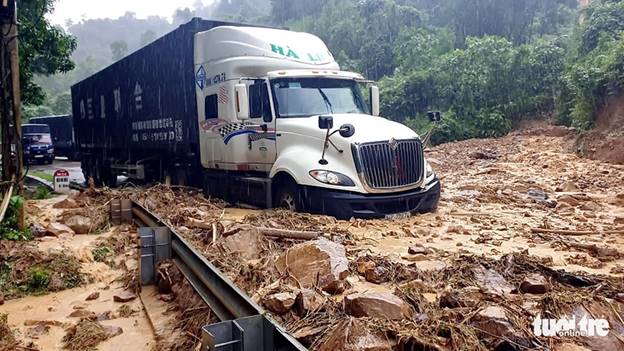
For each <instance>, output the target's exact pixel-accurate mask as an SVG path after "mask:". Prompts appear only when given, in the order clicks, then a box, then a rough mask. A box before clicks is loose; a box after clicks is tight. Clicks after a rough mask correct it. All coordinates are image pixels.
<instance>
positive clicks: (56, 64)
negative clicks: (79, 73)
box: [18, 0, 76, 104]
mask: <svg viewBox="0 0 624 351" xmlns="http://www.w3.org/2000/svg"><path fill="white" fill-rule="evenodd" d="M53 4H54V0H29V1H19V2H18V6H19V10H18V16H19V18H18V21H19V25H20V27H19V45H20V81H21V82H20V84H21V87H22V101H23V102H24V104H41V103H43V101H44V98H45V93H44V92H43V90H42V89H41V87H40V86H39V85H37V84H36V83H35V81H34V76H35V75H37V74H43V75H50V74H54V73H59V72H68V71H70V70H72V69H73V68H74V63H73V62H72V61H71V59H70V55H71V53H72V52H73V51H74V49H75V48H76V41H75V39H74V38H73V37H72V36H70V35H68V34H66V33H65V32H64V31H63V30H62V29H60V28H56V27H54V26H52V25H51V24H50V23H49V22H48V20H47V19H46V18H45V14H47V13H49V12H51V11H52V8H53Z"/></svg>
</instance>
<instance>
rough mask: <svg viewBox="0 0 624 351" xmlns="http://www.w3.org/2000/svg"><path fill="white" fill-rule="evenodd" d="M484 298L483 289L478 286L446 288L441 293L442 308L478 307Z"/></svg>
mask: <svg viewBox="0 0 624 351" xmlns="http://www.w3.org/2000/svg"><path fill="white" fill-rule="evenodd" d="M484 299H485V296H484V295H483V294H482V293H481V289H480V288H478V287H476V286H468V287H465V288H462V289H459V290H445V291H443V292H442V294H441V295H440V308H460V307H476V306H478V305H479V304H480V303H481V302H482V301H483V300H484Z"/></svg>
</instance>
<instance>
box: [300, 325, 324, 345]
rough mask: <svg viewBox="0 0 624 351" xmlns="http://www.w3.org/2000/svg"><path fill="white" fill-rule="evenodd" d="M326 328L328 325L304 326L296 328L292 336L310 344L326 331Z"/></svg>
mask: <svg viewBox="0 0 624 351" xmlns="http://www.w3.org/2000/svg"><path fill="white" fill-rule="evenodd" d="M326 328H327V327H326V326H320V327H314V326H305V327H303V328H300V329H297V330H295V331H294V332H293V333H292V336H293V337H294V338H295V339H297V340H299V341H300V342H302V343H303V344H307V345H310V344H312V343H313V342H314V339H315V337H316V336H317V335H319V334H321V333H322V332H324V331H325V329H326Z"/></svg>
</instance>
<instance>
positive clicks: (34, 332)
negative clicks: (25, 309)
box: [26, 324, 50, 339]
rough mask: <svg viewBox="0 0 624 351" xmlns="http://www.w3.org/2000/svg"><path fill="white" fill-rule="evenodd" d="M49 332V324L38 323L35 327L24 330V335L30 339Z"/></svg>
mask: <svg viewBox="0 0 624 351" xmlns="http://www.w3.org/2000/svg"><path fill="white" fill-rule="evenodd" d="M49 332H50V326H49V325H45V324H38V325H37V326H35V327H32V328H29V329H28V330H27V331H26V336H28V337H29V338H31V339H39V337H40V336H41V335H43V334H48V333H49Z"/></svg>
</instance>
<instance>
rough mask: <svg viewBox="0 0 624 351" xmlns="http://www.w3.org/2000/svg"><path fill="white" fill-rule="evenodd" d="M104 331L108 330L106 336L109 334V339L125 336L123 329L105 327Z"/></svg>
mask: <svg viewBox="0 0 624 351" xmlns="http://www.w3.org/2000/svg"><path fill="white" fill-rule="evenodd" d="M104 329H105V330H106V334H108V337H109V338H112V337H115V336H117V335H121V334H123V329H121V327H111V326H106V325H105V326H104Z"/></svg>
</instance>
